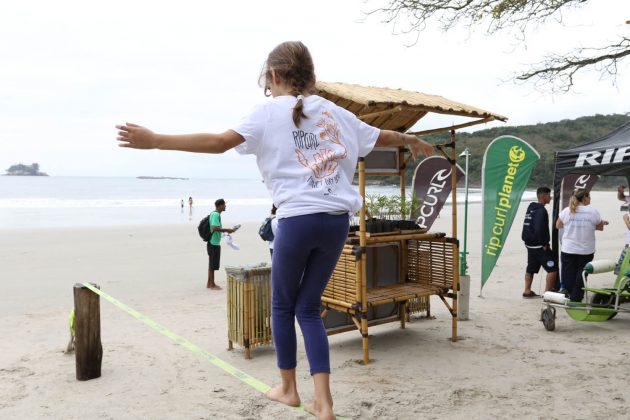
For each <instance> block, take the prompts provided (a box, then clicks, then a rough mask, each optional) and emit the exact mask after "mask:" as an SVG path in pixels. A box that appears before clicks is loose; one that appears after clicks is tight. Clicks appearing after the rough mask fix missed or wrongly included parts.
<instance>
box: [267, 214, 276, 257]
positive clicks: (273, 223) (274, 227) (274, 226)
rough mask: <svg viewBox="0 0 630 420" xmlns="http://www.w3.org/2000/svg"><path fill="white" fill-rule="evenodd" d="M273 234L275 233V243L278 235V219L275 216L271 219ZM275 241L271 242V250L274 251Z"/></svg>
mask: <svg viewBox="0 0 630 420" xmlns="http://www.w3.org/2000/svg"><path fill="white" fill-rule="evenodd" d="M271 233H273V241H275V240H276V235H277V234H278V218H277V217H275V216H274V217H273V219H271ZM273 241H269V249H273Z"/></svg>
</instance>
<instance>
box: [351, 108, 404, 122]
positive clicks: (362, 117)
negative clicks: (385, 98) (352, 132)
mask: <svg viewBox="0 0 630 420" xmlns="http://www.w3.org/2000/svg"><path fill="white" fill-rule="evenodd" d="M402 110H403V108H402V106H400V105H398V106H395V107H393V108H389V109H386V110H384V111H376V112H371V113H369V114H363V115H359V116H358V117H357V118H358V119H360V120H361V121H365V120H367V119H369V118H374V117H380V116H382V115H391V114H395V113H397V112H400V111H402Z"/></svg>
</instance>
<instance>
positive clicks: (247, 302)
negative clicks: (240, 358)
mask: <svg viewBox="0 0 630 420" xmlns="http://www.w3.org/2000/svg"><path fill="white" fill-rule="evenodd" d="M251 288H252V283H251V280H250V279H249V277H248V278H247V281H246V282H245V287H244V290H245V291H244V294H245V296H244V297H243V307H244V309H245V313H244V314H243V318H244V319H243V321H244V322H243V345H244V346H245V358H246V359H251V358H252V353H251V350H250V347H249V338H250V337H249V333H250V330H251V328H250V322H251V320H250V313H251V309H252V308H251V304H252V301H251V293H250V292H251Z"/></svg>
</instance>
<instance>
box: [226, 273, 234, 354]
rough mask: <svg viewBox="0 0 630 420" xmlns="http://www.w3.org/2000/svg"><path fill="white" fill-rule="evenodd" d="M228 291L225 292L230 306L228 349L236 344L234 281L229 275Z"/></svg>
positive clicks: (228, 306)
mask: <svg viewBox="0 0 630 420" xmlns="http://www.w3.org/2000/svg"><path fill="white" fill-rule="evenodd" d="M226 289H227V291H226V293H225V296H226V299H227V308H228V348H227V349H228V350H233V349H234V345H233V343H232V338H233V337H234V332H233V328H234V302H233V300H234V299H233V296H234V282H233V281H232V278H231V277H230V276H227V287H226Z"/></svg>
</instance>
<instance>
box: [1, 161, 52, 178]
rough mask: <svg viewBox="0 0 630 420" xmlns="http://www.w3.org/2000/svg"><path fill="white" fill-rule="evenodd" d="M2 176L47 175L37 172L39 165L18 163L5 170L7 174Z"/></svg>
mask: <svg viewBox="0 0 630 420" xmlns="http://www.w3.org/2000/svg"><path fill="white" fill-rule="evenodd" d="M4 176H48V174H47V173H45V172H40V171H39V163H33V164H31V165H24V164H22V163H19V164H17V165H12V166H11V167H10V168H9V169H7V173H6V174H4Z"/></svg>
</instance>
